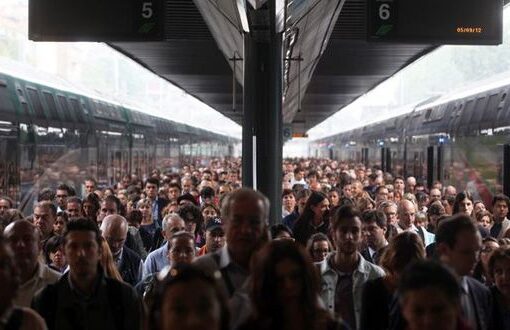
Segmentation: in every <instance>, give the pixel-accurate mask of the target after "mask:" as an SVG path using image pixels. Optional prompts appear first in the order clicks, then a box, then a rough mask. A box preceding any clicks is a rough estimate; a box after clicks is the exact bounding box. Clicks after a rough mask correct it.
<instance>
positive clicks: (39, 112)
mask: <svg viewBox="0 0 510 330" xmlns="http://www.w3.org/2000/svg"><path fill="white" fill-rule="evenodd" d="M27 92H28V98H29V100H30V103H31V104H32V108H33V109H34V111H35V116H36V118H45V117H46V116H45V115H44V110H43V107H42V103H41V99H39V93H37V89H35V88H30V87H27Z"/></svg>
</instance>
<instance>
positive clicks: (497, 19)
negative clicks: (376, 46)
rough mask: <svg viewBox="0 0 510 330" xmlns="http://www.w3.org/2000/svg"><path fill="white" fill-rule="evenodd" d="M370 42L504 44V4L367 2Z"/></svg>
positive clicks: (491, 0)
mask: <svg viewBox="0 0 510 330" xmlns="http://www.w3.org/2000/svg"><path fill="white" fill-rule="evenodd" d="M368 1H369V4H368V21H367V22H368V39H369V40H378V41H391V42H410V43H426V44H470V45H497V44H501V43H502V38H503V37H502V35H503V0H368Z"/></svg>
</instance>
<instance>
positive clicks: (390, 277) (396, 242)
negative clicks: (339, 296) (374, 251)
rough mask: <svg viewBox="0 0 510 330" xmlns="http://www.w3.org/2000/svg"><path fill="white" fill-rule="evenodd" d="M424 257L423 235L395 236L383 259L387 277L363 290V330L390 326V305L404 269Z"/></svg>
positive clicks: (373, 282)
mask: <svg viewBox="0 0 510 330" xmlns="http://www.w3.org/2000/svg"><path fill="white" fill-rule="evenodd" d="M423 259H425V248H424V247H423V242H422V240H421V238H420V237H419V236H418V235H417V234H416V233H413V232H403V233H400V234H398V235H397V236H395V237H393V239H392V240H391V241H390V243H389V245H388V248H387V249H386V251H385V252H384V254H383V255H382V257H381V260H380V266H381V267H383V268H384V270H385V272H386V276H384V277H381V278H378V279H375V280H372V281H368V282H367V283H366V284H365V287H364V289H363V296H362V299H361V300H362V303H361V318H360V319H361V324H360V329H362V330H363V329H367V330H377V329H388V326H389V315H390V305H391V304H392V303H393V296H394V293H395V291H396V289H397V286H398V283H399V281H400V277H401V276H402V272H403V271H404V269H405V268H406V267H407V266H408V265H409V264H410V263H412V262H414V261H417V260H423Z"/></svg>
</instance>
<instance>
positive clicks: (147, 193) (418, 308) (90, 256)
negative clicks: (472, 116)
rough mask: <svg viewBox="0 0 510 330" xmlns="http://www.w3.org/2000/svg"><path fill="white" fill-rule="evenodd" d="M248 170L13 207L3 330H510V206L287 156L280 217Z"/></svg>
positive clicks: (154, 177)
mask: <svg viewBox="0 0 510 330" xmlns="http://www.w3.org/2000/svg"><path fill="white" fill-rule="evenodd" d="M239 163H240V162H239V161H219V160H216V161H214V162H212V163H211V164H209V166H207V167H199V166H193V165H189V166H184V167H183V168H182V169H180V170H179V171H178V172H160V171H158V170H154V171H153V172H152V173H150V174H149V175H148V177H147V179H146V180H144V181H142V180H139V179H138V178H137V177H132V176H125V177H123V178H122V179H121V180H120V181H119V182H118V183H117V184H115V185H114V186H113V187H99V186H98V184H97V182H96V181H95V180H94V178H87V179H86V180H85V181H84V182H83V184H82V186H81V187H70V186H67V185H65V184H61V185H59V186H57V187H44V188H43V189H41V191H40V192H39V194H38V197H37V201H36V204H35V207H34V211H33V214H22V213H21V212H19V211H18V210H16V202H15V201H12V200H10V199H9V198H7V197H0V226H1V229H2V232H3V234H2V235H0V265H1V267H0V276H1V277H2V279H3V283H4V286H3V289H2V290H0V292H2V293H1V294H0V328H2V327H3V328H4V329H109V330H111V329H119V330H120V329H151V330H152V329H165V330H167V329H184V330H186V329H212V330H226V329H240V330H245V329H248V330H250V329H263V330H264V329H298V330H299V329H303V330H304V329H314V330H315V329H317V330H330V329H331V330H333V329H363V330H365V329H366V330H376V329H402V330H403V329H411V330H421V329H436V330H440V329H445V330H464V329H466V330H467V329H471V330H485V329H498V330H499V329H510V220H509V219H508V211H509V207H510V199H509V198H508V197H507V196H505V195H503V194H495V195H494V196H493V199H492V203H491V204H490V205H486V204H485V203H484V202H482V201H479V200H473V198H472V193H471V192H468V191H459V192H458V191H457V189H456V188H455V187H453V186H443V184H442V183H441V182H434V183H433V184H431V185H430V187H427V186H426V185H424V184H423V183H421V182H419V180H416V179H415V178H414V177H407V178H404V177H400V176H393V175H392V174H391V173H383V172H382V171H381V170H379V169H377V168H369V167H366V166H365V165H362V164H350V163H342V162H337V161H333V160H317V159H287V160H285V161H284V163H283V166H282V173H283V187H282V197H281V198H282V199H281V203H282V218H280V219H274V218H272V217H271V215H270V214H269V201H268V199H267V198H266V197H265V196H264V195H263V194H261V193H260V192H257V191H255V190H252V189H249V188H243V187H241V177H240V168H239ZM77 191H78V193H76V192H77Z"/></svg>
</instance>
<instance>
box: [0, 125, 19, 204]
mask: <svg viewBox="0 0 510 330" xmlns="http://www.w3.org/2000/svg"><path fill="white" fill-rule="evenodd" d="M1 128H2V129H1V130H0V154H2V155H3V157H2V158H1V159H0V194H2V195H3V196H8V197H10V198H11V199H12V200H13V201H18V200H19V197H20V177H19V174H20V172H19V165H18V157H19V144H18V128H17V127H16V126H15V125H9V124H4V125H2V127H1ZM14 146H16V147H14Z"/></svg>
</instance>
